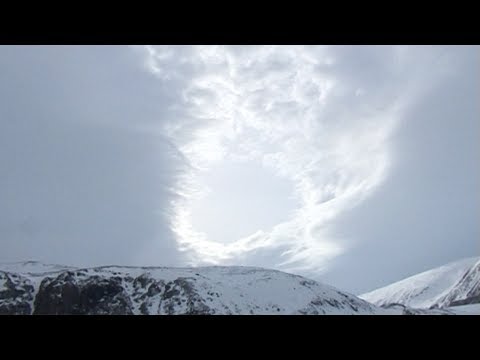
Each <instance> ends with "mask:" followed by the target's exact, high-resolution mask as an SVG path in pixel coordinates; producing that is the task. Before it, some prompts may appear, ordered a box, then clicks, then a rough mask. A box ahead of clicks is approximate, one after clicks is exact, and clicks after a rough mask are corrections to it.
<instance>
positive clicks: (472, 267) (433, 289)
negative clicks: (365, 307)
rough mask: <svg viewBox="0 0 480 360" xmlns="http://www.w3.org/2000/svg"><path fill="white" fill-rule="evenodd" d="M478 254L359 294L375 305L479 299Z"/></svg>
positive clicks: (443, 304)
mask: <svg viewBox="0 0 480 360" xmlns="http://www.w3.org/2000/svg"><path fill="white" fill-rule="evenodd" d="M479 296H480V258H479V257H475V258H468V259H463V260H460V261H456V262H453V263H450V264H447V265H444V266H441V267H438V268H435V269H432V270H429V271H425V272H423V273H420V274H417V275H414V276H411V277H409V278H406V279H404V280H401V281H398V282H396V283H393V284H391V285H388V286H386V287H383V288H380V289H377V290H374V291H372V292H369V293H366V294H363V295H360V298H362V299H364V300H367V301H369V302H371V303H373V304H376V305H378V306H385V305H389V304H403V305H406V306H409V307H412V308H424V309H426V308H445V307H448V306H454V305H463V304H467V303H471V302H479V301H478V300H479Z"/></svg>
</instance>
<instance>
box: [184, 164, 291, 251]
mask: <svg viewBox="0 0 480 360" xmlns="http://www.w3.org/2000/svg"><path fill="white" fill-rule="evenodd" d="M200 182H201V184H202V185H205V186H207V187H208V188H209V190H210V191H209V193H208V194H207V195H206V196H205V197H203V198H201V199H197V200H194V201H193V202H192V204H191V207H190V210H191V221H192V226H193V229H194V230H195V231H198V232H202V233H204V234H206V236H207V238H208V240H210V241H214V242H219V243H224V244H226V243H231V242H234V241H236V240H238V239H241V238H243V237H246V236H249V235H251V234H253V233H255V232H256V231H258V230H263V231H268V230H270V229H271V228H272V227H273V226H275V225H277V224H278V223H281V222H283V221H286V220H288V219H289V217H290V215H291V213H292V211H293V210H295V209H296V207H297V206H298V202H297V201H296V200H295V199H294V198H293V196H292V194H293V183H292V182H290V181H289V180H287V179H284V178H281V177H279V176H277V175H276V174H275V173H274V172H273V170H271V169H268V168H265V167H263V166H262V165H261V164H259V163H254V162H241V163H239V162H232V163H224V164H221V165H219V166H217V167H215V168H212V169H210V170H209V171H208V172H206V173H204V174H202V175H201V177H200Z"/></svg>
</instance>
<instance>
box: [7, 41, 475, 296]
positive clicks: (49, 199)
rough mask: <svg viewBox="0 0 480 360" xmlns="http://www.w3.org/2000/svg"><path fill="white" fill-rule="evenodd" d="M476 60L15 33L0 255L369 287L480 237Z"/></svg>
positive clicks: (439, 51)
mask: <svg viewBox="0 0 480 360" xmlns="http://www.w3.org/2000/svg"><path fill="white" fill-rule="evenodd" d="M478 61H479V48H478V47H475V46H470V47H460V46H133V47H64V46H58V47H2V48H1V49H0V79H1V80H2V81H1V84H0V111H1V113H0V116H1V118H0V170H1V171H2V173H3V174H4V175H3V176H2V178H1V181H2V183H1V187H0V195H1V199H2V204H1V205H0V215H2V216H1V220H0V231H1V233H0V234H1V238H2V244H3V245H2V248H3V254H2V255H0V257H1V259H0V260H12V261H15V260H24V259H26V258H37V259H40V260H43V261H50V262H60V263H62V262H63V263H72V264H80V265H92V264H103V263H105V262H109V263H123V264H126V265H128V264H136V265H178V266H180V265H181V266H185V265H206V264H235V265H255V266H263V267H270V268H277V269H281V270H285V271H290V272H294V273H299V274H302V275H308V276H311V277H313V278H316V279H323V280H325V281H327V282H330V283H333V284H334V285H335V286H338V287H343V288H345V289H346V290H350V291H355V292H361V291H366V290H369V289H372V288H374V287H378V286H381V285H384V284H387V283H389V282H391V281H395V280H398V279H399V278H401V277H402V276H406V275H410V274H413V273H416V272H419V271H421V270H426V269H428V268H429V267H433V266H436V265H441V264H443V263H444V262H446V261H448V260H455V259H457V258H458V257H460V256H474V255H478V238H479V236H480V229H479V226H478V224H477V222H476V221H475V220H474V218H475V214H478V210H480V209H479V203H480V201H479V200H480V199H479V198H480V192H479V188H478V186H477V185H478V184H477V183H478V180H480V174H479V172H480V169H479V165H478V164H477V163H476V162H475V156H476V155H475V154H477V153H478V151H477V150H479V149H478V147H479V146H478V135H479V131H480V128H479V119H480V117H479V115H480V111H479V108H478V99H479V91H478V90H479V86H478V85H479V84H478V79H479V77H478V75H479V72H478V64H479V62H478ZM440 199H441V200H440ZM460 214H461V215H460ZM47 248H48V249H50V250H46V249H47Z"/></svg>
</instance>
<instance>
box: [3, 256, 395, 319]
mask: <svg viewBox="0 0 480 360" xmlns="http://www.w3.org/2000/svg"><path fill="white" fill-rule="evenodd" d="M386 312H387V311H386V310H384V309H381V308H378V307H376V306H374V305H372V304H370V303H368V302H367V301H364V300H362V299H359V298H358V297H356V296H354V295H351V294H348V293H344V292H342V291H339V290H337V289H335V288H333V287H331V286H328V285H324V284H321V283H318V282H316V281H313V280H309V279H306V278H304V277H301V276H297V275H292V274H288V273H284V272H280V271H275V270H268V269H262V268H253V267H202V268H160V267H126V266H102V267H95V268H86V269H80V268H71V267H65V266H59V265H46V264H41V263H37V262H27V263H15V264H3V265H2V264H0V314H117V315H130V314H143V315H148V314H171V315H174V314H312V315H322V314H339V315H346V314H351V315H355V314H380V313H386Z"/></svg>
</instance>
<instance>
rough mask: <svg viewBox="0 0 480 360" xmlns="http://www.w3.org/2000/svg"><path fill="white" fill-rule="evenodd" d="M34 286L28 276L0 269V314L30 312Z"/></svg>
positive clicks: (23, 313)
mask: <svg viewBox="0 0 480 360" xmlns="http://www.w3.org/2000/svg"><path fill="white" fill-rule="evenodd" d="M33 294H34V286H33V285H32V283H31V281H30V280H29V279H28V278H25V277H23V276H21V275H18V274H14V273H5V272H1V271H0V314H21V315H25V314H30V313H31V312H32V302H33V296H34V295H33Z"/></svg>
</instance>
